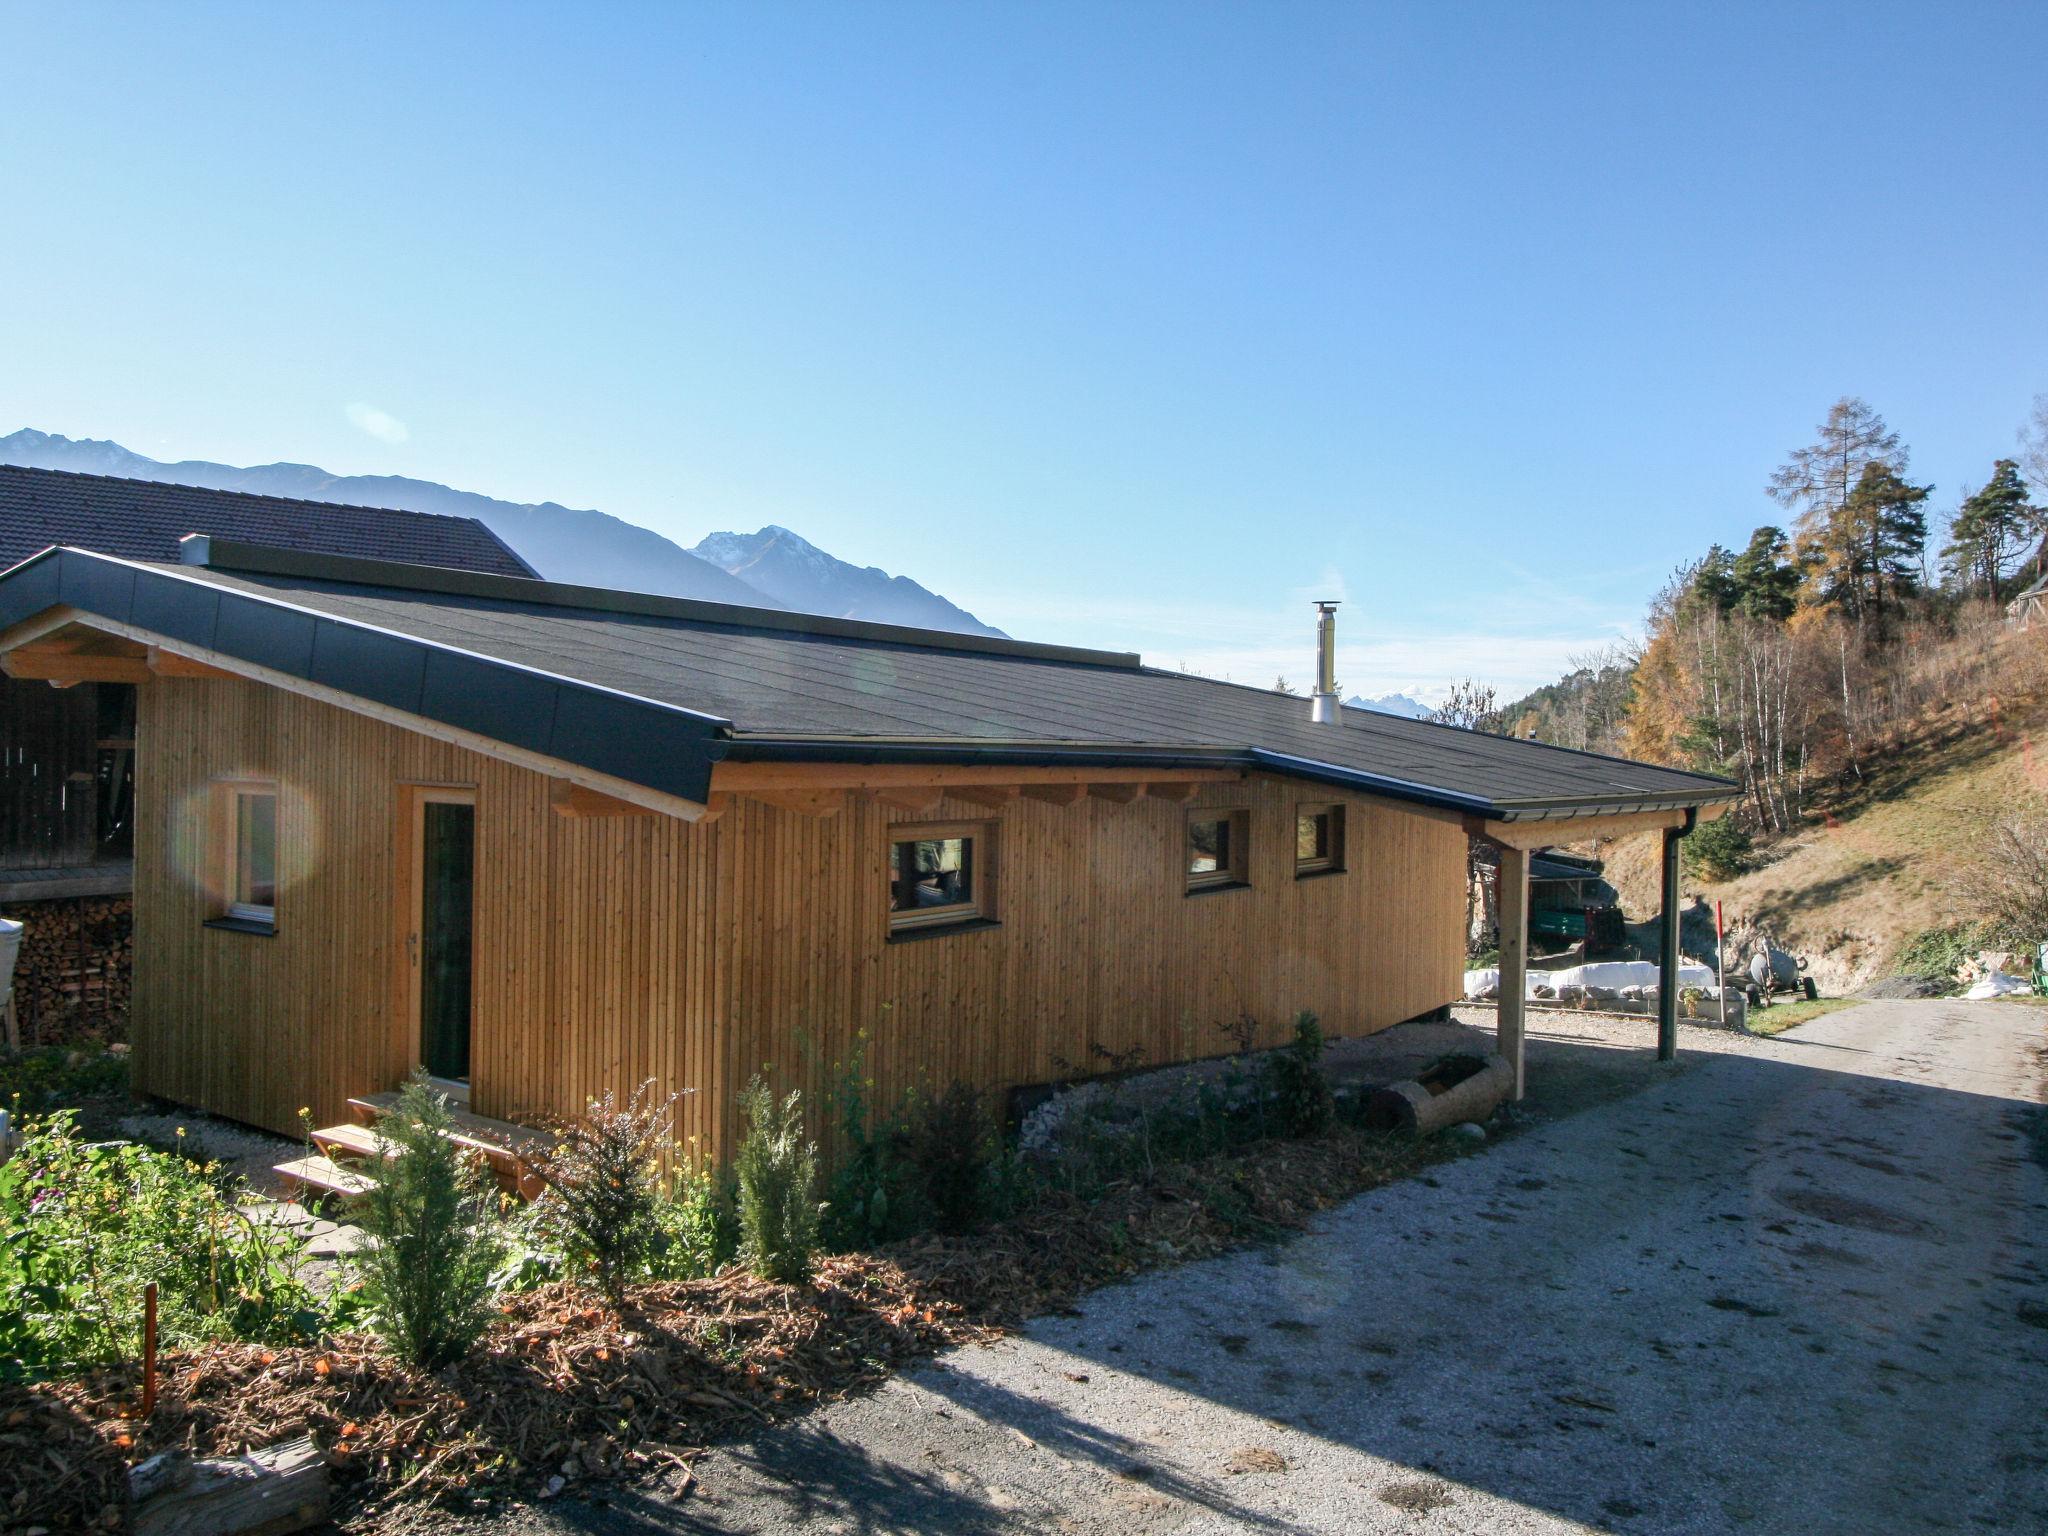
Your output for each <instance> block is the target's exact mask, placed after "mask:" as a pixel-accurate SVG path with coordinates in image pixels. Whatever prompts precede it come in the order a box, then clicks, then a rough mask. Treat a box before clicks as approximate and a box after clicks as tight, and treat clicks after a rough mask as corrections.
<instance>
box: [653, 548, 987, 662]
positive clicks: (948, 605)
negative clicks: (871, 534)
mask: <svg viewBox="0 0 2048 1536" xmlns="http://www.w3.org/2000/svg"><path fill="white" fill-rule="evenodd" d="M690 553H691V554H693V555H695V556H697V557H698V558H699V559H700V560H707V561H709V562H710V563H711V564H713V565H715V566H717V567H718V568H719V569H720V570H722V571H724V572H726V573H727V574H728V575H731V576H736V577H738V578H739V579H740V580H742V581H744V582H746V583H748V584H749V585H751V586H755V587H759V588H760V589H761V590H762V591H764V592H766V593H767V594H768V595H769V596H771V597H773V598H775V599H776V600H777V601H779V602H781V603H782V604H784V605H785V606H786V607H790V608H794V609H796V610H797V611H798V612H800V613H831V614H833V615H834V616H835V617H838V618H843V619H872V620H877V621H880V622H884V623H890V624H911V625H915V626H916V627H918V628H920V629H944V630H952V631H956V632H958V633H961V634H970V635H993V636H995V637H996V638H998V639H1004V638H1007V637H1006V636H1005V635H1004V634H1003V632H1002V631H1001V630H999V629H996V628H994V627H993V626H991V625H988V624H984V623H982V622H981V620H979V619H977V618H976V617H975V616H974V615H973V614H971V613H969V612H968V611H967V610H966V609H964V608H962V607H960V606H959V605H958V604H956V603H952V602H949V601H947V600H946V599H945V598H943V597H941V596H939V594H938V593H936V592H933V591H930V590H929V589H927V588H925V587H922V586H920V585H919V584H918V583H917V582H914V581H912V580H911V579H910V578H909V577H908V576H892V575H890V574H889V572H887V571H885V570H883V569H882V568H881V567H880V566H877V565H867V566H857V565H853V564H850V563H849V562H847V561H845V560H841V559H840V558H839V557H838V556H836V555H833V554H831V553H829V552H827V551H825V550H822V549H820V548H818V546H817V545H815V544H813V543H811V542H810V540H808V539H806V538H805V537H804V536H803V535H802V534H799V533H795V532H792V531H791V530H790V529H788V528H784V527H782V526H781V525H780V524H778V523H770V524H768V525H767V526H766V527H764V528H762V529H760V530H759V531H758V532H755V533H712V534H706V535H705V536H704V537H703V538H702V539H700V540H699V541H698V542H697V543H696V544H695V545H693V546H692V547H691V550H690Z"/></svg>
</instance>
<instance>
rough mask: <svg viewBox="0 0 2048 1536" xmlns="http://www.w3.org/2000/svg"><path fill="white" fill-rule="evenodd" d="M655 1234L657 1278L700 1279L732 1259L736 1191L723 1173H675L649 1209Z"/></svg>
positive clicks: (735, 1254) (730, 1178)
mask: <svg viewBox="0 0 2048 1536" xmlns="http://www.w3.org/2000/svg"><path fill="white" fill-rule="evenodd" d="M655 1224H656V1225H657V1226H658V1227H659V1228H660V1231H661V1242H660V1245H659V1246H658V1247H657V1249H656V1251H655V1254H654V1258H653V1264H652V1269H653V1273H654V1275H655V1277H656V1278H657V1279H661V1280H702V1279H704V1278H705V1277H707V1276H710V1275H715V1274H717V1273H718V1272H719V1271H720V1270H722V1269H724V1268H725V1267H726V1266H727V1265H728V1264H730V1263H732V1261H733V1260H734V1259H735V1258H736V1257H738V1255H739V1247H740V1218H739V1197H738V1190H737V1188H736V1186H735V1184H734V1181H733V1176H732V1174H731V1173H729V1172H728V1171H726V1170H724V1169H719V1170H718V1171H716V1172H713V1171H711V1170H709V1169H704V1170H697V1171H692V1170H690V1169H682V1170H679V1171H678V1172H677V1173H676V1175H675V1177H674V1178H673V1179H672V1180H671V1181H670V1184H669V1189H668V1192H667V1194H666V1195H664V1196H663V1198H662V1199H661V1201H660V1203H659V1204H658V1205H657V1206H656V1207H655Z"/></svg>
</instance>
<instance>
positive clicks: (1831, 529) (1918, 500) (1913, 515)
mask: <svg viewBox="0 0 2048 1536" xmlns="http://www.w3.org/2000/svg"><path fill="white" fill-rule="evenodd" d="M1933 492H1934V487H1933V486H1931V485H1909V484H1907V483H1906V482H1905V481H1904V480H1902V479H1900V478H1899V476H1898V474H1897V472H1895V471H1894V470H1893V469H1892V467H1891V466H1890V465H1889V464H1883V463H1876V462H1873V463H1869V464H1866V465H1864V466H1863V473H1862V475H1861V476H1859V477H1858V479H1857V481H1856V485H1855V488H1854V489H1853V490H1851V491H1850V492H1849V500H1848V502H1847V504H1846V505H1845V506H1844V507H1843V509H1842V513H1841V516H1839V517H1837V518H1835V519H1834V520H1833V522H1832V523H1830V524H1829V525H1828V527H1827V529H1826V530H1825V531H1824V532H1823V534H1822V535H1821V537H1820V539H1819V540H1818V541H1817V547H1818V548H1819V550H1820V553H1821V568H1822V570H1823V571H1824V572H1825V573H1826V575H1825V577H1824V579H1823V585H1822V589H1821V595H1822V600H1823V601H1826V602H1834V603H1840V604H1841V605H1842V607H1843V608H1844V609H1846V610H1847V611H1848V613H1849V615H1850V617H1852V618H1856V619H1869V620H1871V621H1872V622H1873V624H1875V625H1876V627H1877V628H1878V629H1879V630H1880V631H1882V630H1883V628H1884V615H1885V608H1886V606H1887V603H1888V602H1889V604H1890V605H1891V606H1897V602H1898V599H1900V598H1902V597H1905V596H1907V595H1909V594H1910V593H1912V592H1914V591H1915V590H1917V588H1918V587H1919V584H1920V579H1919V569H1920V556H1921V552H1922V551H1923V550H1925V549H1926V547H1927V514H1926V513H1925V512H1924V511H1922V510H1921V508H1922V506H1923V504H1924V503H1925V502H1926V500H1927V498H1928V497H1929V496H1930V495H1932V494H1933Z"/></svg>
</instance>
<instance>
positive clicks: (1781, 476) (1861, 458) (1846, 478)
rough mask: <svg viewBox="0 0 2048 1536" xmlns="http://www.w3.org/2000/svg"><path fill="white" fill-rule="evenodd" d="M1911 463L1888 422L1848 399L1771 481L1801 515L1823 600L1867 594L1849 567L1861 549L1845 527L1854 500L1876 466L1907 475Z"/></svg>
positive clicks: (1803, 544)
mask: <svg viewBox="0 0 2048 1536" xmlns="http://www.w3.org/2000/svg"><path fill="white" fill-rule="evenodd" d="M1906 459H1907V453H1906V447H1905V444H1904V443H1902V442H1901V441H1900V440H1899V434H1898V433H1896V432H1894V431H1892V430H1891V428H1890V427H1888V426H1886V425H1885V421H1884V418H1883V417H1882V416H1880V415H1878V414H1877V412H1876V411H1874V410H1872V409H1871V408H1870V406H1869V404H1868V403H1867V402H1865V401H1862V400H1859V399H1856V398H1855V397H1854V396H1852V395H1844V396H1843V397H1842V398H1841V399H1839V400H1837V401H1836V402H1835V403H1834V405H1833V406H1832V407H1830V408H1829V410H1828V415H1827V420H1825V421H1823V422H1822V423H1821V424H1820V430H1819V435H1818V436H1817V437H1816V438H1815V439H1814V441H1813V442H1811V443H1809V444H1808V445H1807V446H1805V447H1804V448H1795V449H1793V450H1792V452H1791V453H1790V454H1788V455H1787V456H1786V459H1785V462H1784V463H1783V464H1781V465H1779V466H1778V470H1777V473H1776V474H1774V475H1772V476H1771V483H1770V485H1769V486H1768V487H1766V489H1767V490H1768V491H1769V492H1770V496H1771V499H1772V500H1773V501H1775V502H1777V503H1778V504H1779V505H1780V506H1783V507H1789V508H1792V509H1794V510H1795V511H1797V512H1798V514H1799V517H1798V521H1797V522H1796V523H1795V524H1794V528H1795V531H1796V532H1797V534H1798V536H1799V543H1800V552H1801V554H1802V555H1803V556H1805V557H1806V558H1805V560H1804V562H1803V563H1804V564H1805V565H1806V568H1807V571H1808V574H1809V576H1810V579H1811V581H1812V583H1813V590H1814V592H1815V593H1816V595H1817V600H1818V601H1821V602H1843V603H1847V602H1849V601H1852V600H1853V599H1854V598H1855V597H1856V596H1857V595H1858V594H1859V593H1861V592H1862V591H1864V590H1865V589H1864V588H1862V587H1860V586H1859V584H1858V582H1857V581H1856V579H1855V577H1854V575H1853V574H1852V573H1851V572H1849V571H1848V570H1846V569H1845V568H1844V567H1845V565H1846V564H1847V563H1848V561H1849V559H1850V553H1851V551H1853V550H1855V549H1856V548H1857V541H1856V538H1855V534H1854V530H1853V529H1851V528H1848V527H1846V526H1844V525H1845V524H1846V523H1847V522H1848V520H1849V517H1850V497H1851V496H1852V494H1853V493H1854V492H1855V490H1856V488H1857V486H1858V485H1859V484H1860V483H1861V481H1862V479H1863V473H1864V471H1865V470H1866V469H1868V468H1870V466H1871V465H1873V464H1877V465H1882V466H1884V467H1886V468H1888V469H1889V470H1891V472H1892V473H1893V474H1894V475H1902V474H1904V473H1905V471H1906Z"/></svg>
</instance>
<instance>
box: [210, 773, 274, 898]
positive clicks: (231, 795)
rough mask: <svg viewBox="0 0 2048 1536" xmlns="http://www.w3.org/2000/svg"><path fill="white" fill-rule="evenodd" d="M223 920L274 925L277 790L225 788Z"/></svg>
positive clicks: (265, 786)
mask: <svg viewBox="0 0 2048 1536" xmlns="http://www.w3.org/2000/svg"><path fill="white" fill-rule="evenodd" d="M226 792H227V799H228V804H227V807H226V811H227V816H226V821H227V850H226V852H227V857H226V861H225V863H226V869H225V871H224V873H225V876H226V878H225V879H224V880H223V882H222V885H223V888H224V889H225V891H226V895H227V901H226V904H225V909H224V914H223V915H225V916H227V917H230V918H232V919H234V920H235V921H236V922H242V923H260V924H263V925H264V926H266V927H275V926H276V925H277V789H276V787H275V786H274V785H268V784H230V785H228V786H227V791H226Z"/></svg>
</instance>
